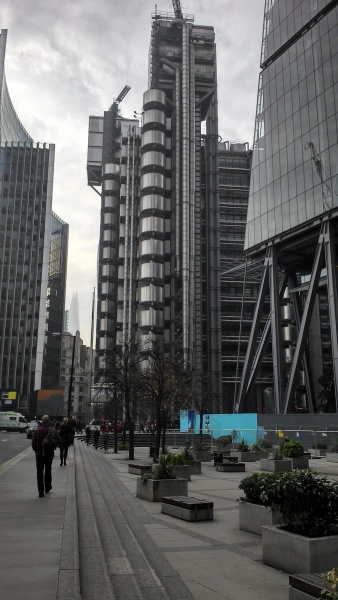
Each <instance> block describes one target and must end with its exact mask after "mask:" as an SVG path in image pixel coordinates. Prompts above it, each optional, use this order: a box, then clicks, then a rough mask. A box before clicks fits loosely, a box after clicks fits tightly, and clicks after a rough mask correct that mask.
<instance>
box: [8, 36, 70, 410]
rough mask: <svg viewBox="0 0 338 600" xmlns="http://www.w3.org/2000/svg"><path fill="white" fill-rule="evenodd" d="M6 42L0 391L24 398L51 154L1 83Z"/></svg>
mask: <svg viewBox="0 0 338 600" xmlns="http://www.w3.org/2000/svg"><path fill="white" fill-rule="evenodd" d="M6 39H7V31H6V30H1V33H0V99H1V102H0V247H1V250H2V251H1V257H2V258H1V264H0V296H1V310H0V374H1V383H0V387H1V388H9V389H12V390H16V391H17V392H18V393H19V394H21V395H23V396H24V397H25V398H26V399H27V398H28V397H29V394H30V393H31V392H33V391H34V390H37V389H39V388H41V378H42V366H43V352H44V344H45V333H46V332H45V326H46V308H47V307H46V305H47V288H48V276H49V255H50V243H51V219H52V188H53V167H54V154H55V149H54V145H48V144H39V143H35V142H33V140H32V139H31V138H30V136H29V135H28V133H27V132H26V130H25V128H24V127H23V125H22V124H21V122H20V120H19V118H18V117H17V115H16V112H15V110H14V107H13V105H12V102H11V99H10V96H9V93H8V88H7V84H6V79H5V71H4V64H5V51H6ZM61 323H62V316H61Z"/></svg>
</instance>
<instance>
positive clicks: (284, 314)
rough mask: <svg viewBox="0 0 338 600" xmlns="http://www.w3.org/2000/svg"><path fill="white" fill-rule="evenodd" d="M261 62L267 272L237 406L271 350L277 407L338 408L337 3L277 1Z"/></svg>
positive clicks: (257, 207)
mask: <svg viewBox="0 0 338 600" xmlns="http://www.w3.org/2000/svg"><path fill="white" fill-rule="evenodd" d="M261 69H262V70H261V74H260V79H259V91H258V102H257V114H256V126H255V138H254V149H253V164H252V176H251V186H250V198H249V206H248V217H247V227H246V241H245V249H246V253H247V256H248V259H249V260H252V261H257V260H261V261H262V263H263V271H262V280H261V285H260V290H259V295H258V301H257V305H256V310H255V316H254V319H253V325H252V330H251V334H250V339H249V343H248V349H247V354H246V359H245V363H244V367H243V372H242V378H241V385H240V390H239V394H238V395H237V397H236V398H235V403H234V410H235V412H242V411H248V410H252V409H254V408H255V399H254V397H253V389H254V385H253V384H254V382H255V380H256V378H257V376H258V373H259V369H260V365H261V362H262V359H263V356H264V354H265V353H266V351H267V348H271V350H272V363H273V382H274V383H273V387H272V388H271V390H270V392H271V395H270V398H267V399H266V402H267V404H268V403H269V404H270V406H269V407H268V406H266V408H267V409H269V410H267V412H275V413H277V414H278V413H288V412H317V411H326V412H337V405H336V402H337V401H338V323H337V319H338V299H337V264H338V263H337V241H338V133H337V132H338V122H337V119H338V2H337V1H332V0H298V1H289V0H266V2H265V15H264V29H263V43H262V56H261ZM267 299H268V301H269V306H270V308H269V310H268V311H266V310H265V309H264V303H265V302H266V300H267ZM323 374H326V376H327V381H328V382H329V383H328V386H327V387H331V394H330V393H329V392H330V390H329V389H326V393H327V396H326V398H324V400H322V401H321V400H320V395H319V385H318V379H319V378H321V377H322V375H323Z"/></svg>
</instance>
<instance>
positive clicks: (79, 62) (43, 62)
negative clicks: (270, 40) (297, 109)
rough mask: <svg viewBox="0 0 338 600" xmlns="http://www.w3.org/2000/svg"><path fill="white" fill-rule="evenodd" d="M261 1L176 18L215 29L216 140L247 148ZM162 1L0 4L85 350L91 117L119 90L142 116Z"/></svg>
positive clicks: (92, 248)
mask: <svg viewBox="0 0 338 600" xmlns="http://www.w3.org/2000/svg"><path fill="white" fill-rule="evenodd" d="M264 3H265V0H213V1H211V0H184V1H181V6H182V11H183V13H188V14H193V15H194V17H195V20H194V22H195V24H197V25H210V26H213V27H214V29H215V36H216V46H217V63H218V69H217V72H218V108H219V134H220V135H221V136H222V139H223V141H226V140H232V141H233V140H242V141H245V142H249V146H250V147H251V146H252V140H253V130H254V117H255V110H256V98H257V86H258V75H259V71H260V68H259V63H260V46H261V38H262V26H263V11H264ZM155 6H157V10H158V11H163V12H170V13H172V12H173V6H172V2H171V1H170V0H157V4H155V2H153V0H100V1H99V2H95V1H93V0H66V1H64V0H1V4H0V29H7V30H8V34H7V48H6V59H5V72H6V79H7V85H8V89H9V93H10V96H11V99H12V102H13V105H14V107H15V110H16V112H17V114H18V117H19V119H20V120H21V122H22V123H23V125H24V127H25V129H26V130H27V131H28V133H29V135H30V136H31V137H32V138H33V140H34V141H35V142H47V143H53V144H55V145H56V158H55V173H54V190H53V210H54V212H55V213H56V214H57V215H58V216H59V217H60V218H61V219H62V220H63V221H65V222H66V223H68V224H69V248H68V273H67V298H66V308H69V306H70V302H71V298H72V295H73V292H75V291H77V292H78V297H79V307H80V333H81V337H82V339H83V341H84V343H85V344H87V345H88V344H89V343H90V330H91V310H92V297H93V289H94V288H96V285H97V284H96V260H97V246H98V240H99V224H100V198H99V196H98V195H97V194H96V193H95V192H94V191H93V190H92V189H91V188H90V187H88V186H87V175H86V160H87V141H88V118H89V115H97V116H101V115H103V112H104V111H105V110H108V109H109V107H110V106H111V104H112V102H113V100H114V98H116V97H117V96H118V94H119V93H120V91H121V90H122V89H123V87H124V86H125V85H126V84H127V85H129V86H130V87H131V90H130V92H129V93H128V95H127V96H126V98H125V99H124V100H123V103H121V105H120V108H121V114H122V116H124V117H133V113H134V111H137V112H141V110H142V99H143V93H144V91H146V89H147V87H148V52H149V42H150V32H151V13H152V12H154V10H155Z"/></svg>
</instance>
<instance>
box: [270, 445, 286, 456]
mask: <svg viewBox="0 0 338 600" xmlns="http://www.w3.org/2000/svg"><path fill="white" fill-rule="evenodd" d="M271 458H272V459H273V460H284V455H283V450H282V445H279V446H276V447H275V448H273V451H272V453H271Z"/></svg>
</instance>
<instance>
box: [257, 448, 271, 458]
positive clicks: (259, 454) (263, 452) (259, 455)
mask: <svg viewBox="0 0 338 600" xmlns="http://www.w3.org/2000/svg"><path fill="white" fill-rule="evenodd" d="M255 454H256V460H261V458H269V456H270V454H271V450H255Z"/></svg>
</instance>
